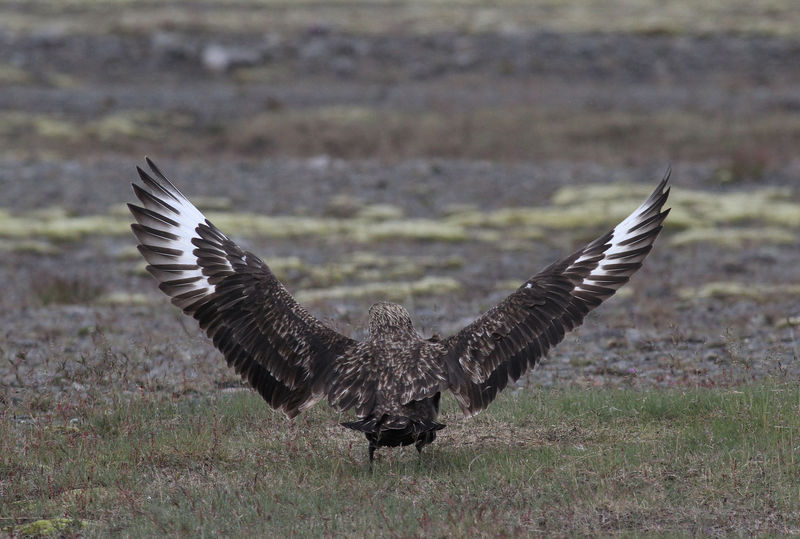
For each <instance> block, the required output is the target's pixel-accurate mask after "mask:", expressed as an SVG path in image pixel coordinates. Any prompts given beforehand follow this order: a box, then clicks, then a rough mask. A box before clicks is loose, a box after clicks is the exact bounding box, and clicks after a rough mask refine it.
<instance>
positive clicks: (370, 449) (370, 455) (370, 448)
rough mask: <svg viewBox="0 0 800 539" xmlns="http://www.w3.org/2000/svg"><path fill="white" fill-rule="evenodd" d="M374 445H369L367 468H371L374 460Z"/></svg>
mask: <svg viewBox="0 0 800 539" xmlns="http://www.w3.org/2000/svg"><path fill="white" fill-rule="evenodd" d="M375 449H376V448H375V444H374V443H372V442H370V443H369V467H370V469H371V468H372V461H373V460H375Z"/></svg>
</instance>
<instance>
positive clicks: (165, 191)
mask: <svg viewBox="0 0 800 539" xmlns="http://www.w3.org/2000/svg"><path fill="white" fill-rule="evenodd" d="M148 164H149V165H150V168H151V170H152V173H153V176H150V175H148V174H147V173H145V172H144V171H142V170H141V169H139V176H140V177H141V179H142V183H143V185H138V184H134V185H133V188H134V192H135V193H136V196H137V197H138V198H139V200H140V201H141V203H142V206H141V207H139V206H134V205H131V204H129V207H130V209H131V212H132V213H133V216H134V217H135V218H136V220H137V221H138V224H134V225H132V227H131V228H132V229H133V233H134V234H135V235H136V237H137V238H138V240H139V244H140V245H139V251H140V252H141V253H142V255H143V256H144V258H145V259H146V260H147V262H148V264H149V265H148V266H147V271H149V272H150V273H151V274H152V275H153V276H154V277H155V278H156V279H157V280H158V281H159V283H160V288H161V290H163V291H164V292H165V293H167V294H168V295H169V296H171V297H172V302H173V303H174V304H175V305H177V306H179V307H181V308H184V307H186V306H187V305H189V304H191V303H195V302H196V301H197V300H198V299H200V298H201V297H202V296H208V295H210V294H213V293H214V290H215V285H214V284H212V283H211V282H210V281H209V279H208V277H206V276H205V275H204V274H203V271H202V269H201V267H200V266H199V264H198V254H197V253H198V249H197V247H196V246H195V244H194V243H193V240H197V241H199V240H200V239H201V238H200V235H199V234H198V232H197V228H198V226H199V225H201V224H208V221H207V220H206V217H205V216H204V215H203V214H202V212H200V210H198V209H197V208H196V207H195V206H194V205H193V204H192V203H191V202H189V200H188V199H187V198H186V197H185V196H183V194H182V193H181V192H180V191H178V189H177V188H176V187H175V186H174V185H172V183H171V182H170V181H169V180H167V179H166V178H165V177H164V176H163V174H161V172H160V171H159V170H158V169H157V168H156V167H155V165H154V164H153V163H152V162H150V161H149V160H148ZM219 254H222V253H219ZM223 260H224V263H225V264H227V265H228V266H230V262H229V261H228V260H226V259H223ZM230 270H231V271H233V267H232V266H230Z"/></svg>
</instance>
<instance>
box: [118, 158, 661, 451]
mask: <svg viewBox="0 0 800 539" xmlns="http://www.w3.org/2000/svg"><path fill="white" fill-rule="evenodd" d="M147 164H148V166H149V168H150V172H149V173H148V172H145V171H144V170H142V169H141V168H138V167H137V170H138V172H139V176H140V178H141V184H136V183H134V184H133V190H134V193H135V194H136V196H137V197H138V199H139V200H140V201H141V204H142V205H141V206H137V205H133V204H128V207H129V208H130V211H131V213H132V214H133V216H134V218H135V219H136V221H137V223H135V224H133V225H131V228H132V229H133V233H134V234H135V235H136V237H137V238H138V240H139V246H138V247H139V251H140V252H141V253H142V255H143V256H144V258H145V259H146V260H147V262H148V264H149V265H148V266H147V270H148V271H149V272H150V273H151V274H152V275H153V276H154V277H155V278H156V280H158V282H159V288H160V289H161V290H162V291H164V293H166V294H167V295H168V296H170V297H171V298H172V303H174V304H175V305H177V306H178V307H179V308H181V309H182V310H183V312H184V313H186V314H187V315H189V316H192V317H193V318H195V319H196V320H197V321H198V322H199V324H200V328H201V329H202V330H203V331H205V333H206V335H208V337H210V338H211V340H212V341H213V342H214V346H216V347H217V348H218V349H219V350H220V351H221V352H222V354H223V355H224V356H225V359H226V360H227V362H228V365H229V366H231V367H233V368H234V369H235V370H236V372H237V373H239V374H240V375H241V376H242V378H244V379H246V380H247V381H248V382H249V383H250V385H251V386H252V387H253V388H255V389H256V390H257V391H258V392H259V393H260V394H261V396H262V397H263V398H264V400H266V401H267V403H268V404H269V405H270V406H271V407H272V408H275V409H281V410H283V412H284V413H285V414H286V415H287V416H288V417H290V418H293V417H295V416H296V415H297V414H299V413H300V412H302V411H303V410H306V409H307V408H309V407H311V406H313V405H314V404H315V403H317V402H318V401H320V400H321V399H323V398H326V399H327V400H328V402H329V403H330V405H331V406H332V407H333V408H334V409H336V410H339V411H345V410H351V409H352V410H354V411H355V414H356V416H357V418H358V419H357V420H356V421H350V422H347V423H342V425H343V426H345V427H348V428H351V429H354V430H357V431H360V432H363V433H364V435H365V436H366V438H367V440H368V442H369V460H370V463H371V462H372V460H373V456H374V452H375V449H376V448H378V447H382V446H398V445H404V446H405V445H410V444H414V445H415V446H416V448H417V450H419V451H422V448H423V447H424V446H425V445H427V444H429V443H431V442H432V441H433V440H434V439H436V432H437V431H438V430H440V429H442V428H444V425H442V424H441V423H438V422H437V421H436V419H437V416H438V414H439V400H440V397H441V394H442V391H445V390H448V389H449V390H450V391H452V392H453V395H455V398H456V400H457V401H458V404H459V405H460V407H461V409H462V410H463V411H464V413H465V414H466V415H473V414H475V413H477V412H479V411H480V410H483V409H484V408H486V407H487V406H488V405H489V403H491V402H492V401H493V400H494V398H495V397H496V396H497V394H498V392H500V391H501V390H503V389H504V388H505V387H506V386H507V385H508V383H509V382H513V381H516V380H517V379H519V377H520V376H521V375H522V374H523V373H525V372H526V371H527V370H528V369H530V368H532V367H533V366H534V365H536V363H537V362H538V361H539V360H540V359H541V358H542V357H544V355H545V354H546V353H547V351H548V350H549V349H550V348H551V347H553V346H555V345H556V344H558V343H559V342H560V341H561V340H562V339H563V338H564V334H565V333H566V332H567V331H569V330H571V329H573V328H574V327H576V326H578V325H579V324H581V322H582V321H583V318H584V317H585V316H586V314H587V313H588V312H589V311H591V310H592V309H594V308H595V307H597V306H598V305H600V303H602V302H603V300H605V299H607V298H609V297H611V296H612V295H613V294H614V292H616V291H617V289H619V288H620V287H621V286H622V285H623V284H625V283H626V282H628V279H629V278H630V276H631V275H632V274H633V273H634V272H635V271H636V270H638V269H639V268H640V267H641V265H642V261H643V260H644V259H645V257H646V256H647V254H648V253H649V252H650V249H651V248H652V246H653V242H654V241H655V239H656V237H657V236H658V234H659V232H660V231H661V228H662V223H663V222H664V219H665V218H666V217H667V214H668V213H669V209H667V210H663V211H662V207H663V206H664V203H665V202H666V200H667V196H668V195H669V188H668V187H667V181H668V179H669V171H668V172H667V174H666V175H665V177H664V179H663V180H662V181H661V182H660V183H659V184H658V186H657V187H656V189H655V191H653V193H652V194H651V195H650V196H649V197H648V198H647V200H645V202H644V203H643V204H642V205H641V206H639V207H638V208H637V209H636V210H635V211H634V212H633V213H631V214H630V215H629V216H628V217H627V218H626V219H624V220H623V221H622V222H621V223H620V224H618V225H617V226H616V227H614V229H613V230H611V231H609V232H608V233H606V234H603V235H602V236H600V237H599V238H597V239H596V240H594V241H593V242H591V243H589V244H588V245H586V246H585V247H582V248H581V249H579V250H577V251H575V252H574V253H572V254H571V255H569V256H566V257H564V258H562V259H561V260H558V261H557V262H554V263H553V264H551V265H549V266H548V267H546V268H544V269H543V270H542V271H540V272H539V273H537V274H536V275H534V276H533V277H531V278H530V279H528V280H527V281H526V282H524V283H523V284H522V286H520V287H519V288H518V289H517V290H516V291H515V292H513V293H512V294H511V295H509V296H508V297H507V298H505V299H504V300H503V301H502V302H501V303H500V304H499V305H497V306H495V307H493V308H492V309H490V310H489V311H487V312H486V313H484V314H483V315H482V316H480V317H479V318H477V319H476V320H475V321H474V322H472V323H471V324H469V325H468V326H467V327H465V328H464V329H462V330H461V331H459V332H458V333H456V334H455V335H453V336H450V337H447V338H444V339H440V338H432V339H424V338H422V337H421V336H420V335H419V334H418V333H417V332H416V330H415V329H414V326H413V324H412V322H411V317H410V316H409V314H408V312H407V311H406V310H405V309H404V308H403V307H401V306H400V305H397V304H394V303H386V302H380V303H376V304H374V305H373V306H372V307H371V308H370V309H369V337H368V338H367V339H366V340H364V341H356V340H354V339H351V338H349V337H346V336H345V335H342V334H340V333H338V332H336V331H334V330H333V329H331V328H329V327H327V326H326V325H325V324H323V323H322V322H321V321H320V320H318V319H317V318H315V317H314V316H312V315H311V314H310V313H309V312H308V311H307V310H306V309H305V308H303V306H302V305H300V304H299V303H298V302H297V301H296V300H295V299H294V298H293V297H292V296H291V295H290V294H289V292H288V291H287V290H286V288H285V287H284V286H283V285H282V284H281V283H280V282H279V281H278V279H277V278H276V277H275V275H274V274H273V273H272V271H270V269H269V267H268V266H267V265H266V264H265V263H264V262H263V261H262V260H261V259H260V258H258V257H257V256H256V255H254V254H253V253H251V252H249V251H245V250H243V249H241V248H240V247H239V246H238V245H237V244H236V243H234V242H233V241H232V240H231V239H229V238H228V236H226V235H225V234H224V233H223V232H222V231H220V230H219V229H218V228H217V227H215V226H214V225H213V224H212V223H211V222H210V221H208V219H206V218H205V216H204V215H203V214H202V213H201V212H200V211H199V210H198V209H197V208H196V207H195V206H194V205H192V203H191V202H189V199H187V198H186V197H185V196H184V195H183V194H182V193H181V192H180V191H179V190H178V189H177V188H176V187H175V186H174V185H173V184H172V183H171V182H170V181H169V180H168V179H167V178H166V177H165V176H164V175H163V174H162V173H161V171H159V169H158V168H157V167H156V165H155V164H154V163H153V162H152V161H150V160H149V159H148V160H147Z"/></svg>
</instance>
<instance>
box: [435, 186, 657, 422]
mask: <svg viewBox="0 0 800 539" xmlns="http://www.w3.org/2000/svg"><path fill="white" fill-rule="evenodd" d="M668 179H669V171H667V174H666V175H665V176H664V179H663V180H662V181H661V183H659V185H658V187H656V189H655V191H653V193H652V194H651V195H650V197H649V198H648V199H647V200H646V201H645V202H644V203H643V204H642V205H641V206H639V207H638V208H637V209H636V210H635V211H634V212H633V213H632V214H630V215H629V216H628V217H627V218H626V219H625V220H623V221H622V222H621V223H620V224H618V225H617V226H616V227H614V229H613V230H611V231H610V232H608V233H607V234H604V235H603V236H601V237H599V238H597V239H596V240H594V241H593V242H591V243H589V244H588V245H586V246H585V247H583V248H582V249H579V250H578V251H576V252H575V253H573V254H571V255H569V256H567V257H566V258H564V259H562V260H559V261H558V262H555V263H554V264H551V265H550V266H548V267H547V268H545V269H543V270H542V271H540V272H539V273H537V274H536V275H534V276H533V277H531V278H530V279H528V280H527V281H526V282H525V283H524V284H523V285H522V286H521V287H519V288H518V289H517V290H516V291H515V292H514V293H513V294H511V295H510V296H508V297H507V298H506V299H505V300H503V302H502V303H500V304H499V305H497V306H496V307H494V308H492V309H491V310H489V311H488V312H486V313H485V314H483V315H482V316H481V317H480V318H478V319H477V320H475V321H474V322H473V323H472V324H470V325H469V326H467V327H466V328H464V329H463V330H461V331H460V332H459V333H457V334H456V335H453V336H452V337H449V338H448V339H446V340H445V341H443V344H444V345H445V347H446V348H447V352H446V353H445V362H446V364H447V366H448V370H449V378H450V389H451V390H452V391H453V393H454V394H455V396H456V399H457V400H458V402H459V404H460V405H461V408H462V409H463V410H464V411H465V412H466V413H469V414H474V413H477V412H478V411H480V410H482V409H484V408H486V406H488V405H489V403H490V402H492V401H493V400H494V398H495V396H496V395H497V393H498V392H499V391H501V390H503V389H504V388H505V387H506V385H507V384H508V382H509V380H511V381H516V380H517V379H519V377H520V376H521V375H522V374H523V373H524V372H525V371H527V370H528V369H529V368H531V367H533V366H534V365H535V364H536V362H537V361H539V359H540V358H542V357H543V356H544V355H545V354H546V353H547V351H548V350H549V349H550V348H551V347H553V346H555V345H556V344H558V343H559V342H561V340H562V339H563V338H564V334H565V333H566V332H567V331H569V330H571V329H573V328H574V327H576V326H578V325H580V324H581V323H582V322H583V318H584V317H585V316H586V314H587V313H588V312H589V311H591V310H592V309H594V308H595V307H597V306H598V305H600V303H602V302H603V301H604V300H606V299H608V298H609V297H611V296H612V295H613V294H614V292H616V291H617V289H619V287H621V286H622V285H623V284H625V283H626V282H628V279H629V278H630V276H631V275H633V273H634V272H636V270H638V269H639V268H640V267H641V265H642V261H643V260H644V259H645V257H646V256H647V254H648V253H649V252H650V249H651V248H652V246H653V242H654V241H655V239H656V237H657V236H658V233H659V232H660V231H661V228H662V223H663V222H664V219H665V218H666V217H667V214H668V213H669V209H667V210H664V211H662V210H661V208H662V207H663V206H664V203H665V202H666V201H667V196H668V195H669V188H668V187H667V180H668Z"/></svg>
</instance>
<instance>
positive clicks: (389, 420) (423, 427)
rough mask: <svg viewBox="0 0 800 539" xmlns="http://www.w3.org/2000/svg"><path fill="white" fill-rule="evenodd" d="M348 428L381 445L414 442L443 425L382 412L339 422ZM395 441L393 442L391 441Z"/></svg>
mask: <svg viewBox="0 0 800 539" xmlns="http://www.w3.org/2000/svg"><path fill="white" fill-rule="evenodd" d="M341 425H342V426H343V427H347V428H348V429H353V430H357V431H359V432H363V433H364V434H366V435H367V438H369V439H373V438H374V439H375V441H380V442H382V443H381V445H384V444H385V445H401V444H402V445H407V444H410V443H414V442H415V441H417V440H418V439H419V438H420V437H421V436H423V435H424V434H425V433H429V432H435V431H437V430H441V429H443V428H444V427H445V425H443V424H441V423H437V422H436V421H432V420H430V419H410V418H408V417H402V416H392V415H389V414H383V415H382V416H381V417H375V416H373V415H370V416H367V417H364V418H361V419H359V420H358V421H348V422H345V423H342V424H341ZM393 442H395V443H393Z"/></svg>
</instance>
